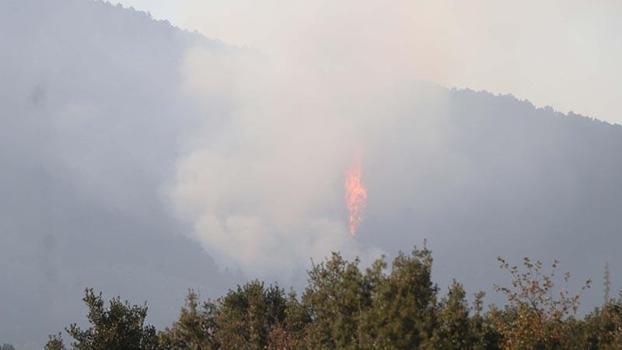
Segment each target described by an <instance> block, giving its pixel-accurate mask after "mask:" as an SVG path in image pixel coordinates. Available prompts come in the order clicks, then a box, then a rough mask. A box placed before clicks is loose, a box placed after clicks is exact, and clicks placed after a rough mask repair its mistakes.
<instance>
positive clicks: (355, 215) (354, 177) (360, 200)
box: [345, 161, 367, 236]
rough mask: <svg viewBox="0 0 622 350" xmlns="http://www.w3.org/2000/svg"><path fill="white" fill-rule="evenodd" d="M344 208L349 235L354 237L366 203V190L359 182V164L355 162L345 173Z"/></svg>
mask: <svg viewBox="0 0 622 350" xmlns="http://www.w3.org/2000/svg"><path fill="white" fill-rule="evenodd" d="M345 190H346V206H347V207H348V212H349V214H350V218H349V221H348V223H349V227H350V234H351V235H352V236H355V235H356V230H357V229H358V226H359V224H360V223H361V220H362V211H363V208H364V207H365V203H366V201H367V189H366V188H365V186H364V185H363V182H362V181H361V162H360V161H356V162H355V163H354V164H353V165H352V167H351V168H350V169H348V171H347V172H346V182H345Z"/></svg>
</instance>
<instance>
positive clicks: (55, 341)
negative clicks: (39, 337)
mask: <svg viewBox="0 0 622 350" xmlns="http://www.w3.org/2000/svg"><path fill="white" fill-rule="evenodd" d="M44 349H45V350H65V343H64V342H63V337H62V335H61V334H60V333H58V335H50V336H49V340H48V342H47V344H45V348H44Z"/></svg>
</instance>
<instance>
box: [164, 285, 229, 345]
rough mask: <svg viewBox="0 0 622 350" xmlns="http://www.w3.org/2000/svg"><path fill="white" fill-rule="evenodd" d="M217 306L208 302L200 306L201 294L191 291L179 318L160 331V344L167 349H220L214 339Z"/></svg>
mask: <svg viewBox="0 0 622 350" xmlns="http://www.w3.org/2000/svg"><path fill="white" fill-rule="evenodd" d="M215 313H216V306H215V305H214V304H213V303H209V302H206V303H204V304H203V305H201V306H199V295H198V294H197V293H195V292H194V291H192V290H191V291H189V292H188V296H187V297H186V304H185V305H184V306H183V307H182V308H181V311H180V313H179V319H178V320H177V321H176V322H175V323H174V324H173V325H172V326H171V327H170V328H167V329H166V330H164V331H163V332H160V334H159V344H160V348H161V349H166V350H211V349H218V344H217V342H216V340H215V339H214V333H215V330H216V319H215Z"/></svg>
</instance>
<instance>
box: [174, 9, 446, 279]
mask: <svg viewBox="0 0 622 350" xmlns="http://www.w3.org/2000/svg"><path fill="white" fill-rule="evenodd" d="M276 5H277V3H276V2H275V3H270V4H268V5H267V7H265V8H264V7H263V6H261V7H260V6H258V5H255V3H253V2H249V3H243V2H239V3H233V4H232V5H231V7H232V8H234V9H237V10H239V11H242V9H244V10H252V12H254V11H260V12H257V16H256V18H257V20H259V21H261V20H264V19H267V18H268V17H269V18H270V19H273V20H274V22H270V23H268V22H262V23H259V24H258V28H261V30H259V31H256V32H254V34H255V36H254V37H253V36H252V35H251V38H252V39H253V40H254V42H253V44H254V45H253V46H255V45H257V47H259V49H257V50H255V49H240V50H229V51H225V52H220V51H218V52H215V51H213V50H208V49H203V48H201V47H197V48H194V49H192V50H190V51H188V52H187V54H186V58H185V60H184V63H183V65H182V72H183V73H182V74H183V76H184V77H185V84H184V90H185V91H186V92H187V93H188V94H190V95H191V96H193V97H195V98H196V100H197V101H198V102H199V103H200V104H201V105H202V106H203V109H204V111H205V115H206V119H205V126H204V128H203V129H202V130H200V131H197V132H196V133H195V134H194V135H193V136H192V137H190V138H189V139H191V140H192V141H191V142H190V144H191V145H190V146H189V147H188V149H189V152H188V153H187V154H186V155H185V156H184V157H182V159H181V160H180V161H179V162H178V168H177V176H176V181H175V183H174V184H173V185H172V186H171V191H170V194H171V197H172V198H173V200H174V202H175V204H176V208H177V209H178V212H179V214H180V215H181V217H183V218H185V219H186V220H188V221H190V222H192V223H193V224H194V233H193V236H194V237H195V238H196V239H198V240H199V241H200V242H201V244H202V245H203V246H204V248H205V249H206V250H207V251H208V252H209V254H210V255H211V256H213V257H214V258H215V259H216V260H217V261H218V262H219V263H220V264H221V265H222V266H227V267H235V268H240V269H241V270H242V271H244V272H246V273H248V274H250V275H252V276H257V275H259V276H271V277H272V276H279V277H283V276H287V274H292V273H295V272H297V271H298V270H299V269H300V268H302V267H305V266H306V265H307V263H308V262H309V257H311V258H312V259H315V260H318V259H322V258H323V257H325V256H327V255H328V254H329V253H330V252H331V251H341V252H342V253H344V254H345V255H347V256H352V255H358V256H360V257H361V258H362V259H363V260H364V261H365V260H366V259H367V257H377V256H378V255H379V254H380V250H379V249H377V248H374V247H372V246H370V245H367V244H365V242H364V239H356V238H354V237H352V236H351V235H350V234H349V232H348V231H349V213H348V208H347V207H346V203H344V197H345V193H344V188H343V184H344V181H345V176H346V171H347V169H348V168H349V167H350V166H351V164H352V162H353V161H354V160H355V157H357V156H359V155H360V157H361V160H362V161H363V163H365V162H367V161H369V162H370V163H369V164H370V165H371V166H373V161H372V159H373V157H372V155H374V156H377V155H378V150H379V149H380V148H379V146H381V145H383V144H386V143H393V142H394V141H395V140H389V139H387V137H389V138H391V137H392V136H391V134H390V133H391V131H392V130H395V127H396V125H397V123H398V122H399V120H401V119H408V118H409V116H407V115H408V113H410V112H412V111H413V110H415V106H416V105H417V104H418V103H419V102H420V100H421V96H419V95H420V93H419V90H425V91H428V94H427V95H426V99H425V101H426V103H430V104H436V103H435V102H433V101H437V100H440V99H441V98H443V94H441V93H438V92H436V91H434V92H430V89H429V88H427V87H426V88H422V87H421V86H420V84H419V83H416V82H415V77H416V70H415V69H413V68H412V67H410V64H409V63H408V60H407V59H405V57H399V56H397V55H388V56H386V57H385V55H386V52H387V50H386V48H385V45H392V44H391V43H387V42H386V40H387V39H388V38H389V39H390V38H391V37H390V36H389V37H387V36H386V35H385V34H379V35H378V36H368V34H370V33H369V32H367V33H359V32H358V31H359V30H360V29H361V27H362V26H363V25H365V24H366V23H367V22H368V21H370V20H371V19H372V17H373V16H375V14H376V12H377V11H376V10H377V8H379V7H380V6H381V3H380V2H370V3H369V5H371V6H370V7H360V6H354V2H343V3H342V4H341V3H340V5H330V8H331V9H332V10H333V11H331V14H332V15H331V16H324V15H319V16H316V17H317V18H320V19H321V23H311V22H310V21H309V18H307V17H306V16H308V15H309V14H313V13H316V12H321V13H323V14H328V13H326V12H325V11H327V9H325V8H324V7H323V5H324V6H326V5H329V3H328V2H316V3H314V4H313V5H312V4H307V3H303V2H293V3H291V4H289V3H288V5H286V6H283V8H282V9H281V10H280V11H276V12H271V13H270V16H268V17H264V16H262V13H261V10H262V9H264V10H266V11H268V10H273V9H275V7H273V6H276ZM237 6H240V7H239V8H237ZM351 9H359V10H360V11H359V12H356V13H352V12H351V11H350V10H351ZM254 13H255V12H254ZM397 13H399V12H397ZM253 18H255V17H253ZM229 19H232V20H231V21H230V22H227V23H228V25H230V26H231V28H236V27H237V25H238V24H240V23H239V22H238V21H237V20H236V19H238V17H237V15H235V16H233V17H230V18H229ZM239 19H240V20H246V19H248V18H244V17H242V18H239ZM207 21H209V19H207ZM385 25H387V26H389V25H391V23H390V20H389V19H387V23H385ZM247 34H249V32H245V33H244V35H247ZM224 37H225V38H226V39H229V40H231V41H234V42H235V39H236V38H235V37H230V36H224ZM239 39H240V41H239V42H241V43H244V41H241V37H240V38H239ZM387 58H389V60H392V61H393V62H391V63H388V60H387ZM418 101H419V102H418ZM438 104H439V105H440V103H438ZM223 105H224V107H222V106H223ZM215 106H220V107H218V108H216V107H215ZM407 112H408V113H407ZM421 117H422V118H420V120H419V121H417V122H416V123H418V124H419V126H418V128H419V131H417V132H416V133H421V137H416V139H419V140H424V141H425V140H428V141H430V139H434V135H435V134H437V133H435V132H434V128H433V127H432V125H433V124H434V123H436V122H435V121H433V120H428V119H426V118H423V115H422V116H421ZM424 124H425V125H424ZM410 131H413V132H414V134H412V135H408V137H413V136H414V135H415V134H416V133H415V131H414V130H410ZM405 136H406V135H404V136H397V135H396V136H395V137H397V138H400V137H405ZM370 198H371V199H370V200H371V201H373V197H371V196H370Z"/></svg>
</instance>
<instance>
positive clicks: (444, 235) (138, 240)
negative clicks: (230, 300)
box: [0, 0, 622, 348]
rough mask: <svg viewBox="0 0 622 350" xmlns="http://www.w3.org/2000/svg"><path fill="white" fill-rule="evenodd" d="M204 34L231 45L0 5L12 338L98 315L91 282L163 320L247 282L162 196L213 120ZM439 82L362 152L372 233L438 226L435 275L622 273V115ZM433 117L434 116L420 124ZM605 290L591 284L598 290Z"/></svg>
mask: <svg viewBox="0 0 622 350" xmlns="http://www.w3.org/2000/svg"><path fill="white" fill-rule="evenodd" d="M195 46H201V47H203V48H205V49H207V50H214V51H218V50H226V47H225V46H224V45H223V44H222V43H219V42H217V41H211V40H207V39H205V38H203V37H201V36H199V35H197V34H191V33H188V32H183V31H180V30H178V29H176V28H174V27H172V26H171V25H170V24H168V23H166V22H156V21H153V20H152V19H151V18H150V17H149V16H148V15H147V14H145V13H141V12H136V11H132V10H128V9H123V8H121V7H114V6H111V5H109V4H106V3H102V2H97V1H95V2H92V1H87V0H45V1H44V0H6V1H3V2H1V3H0V52H1V53H0V76H1V77H3V79H2V81H0V164H2V171H1V172H0V281H1V283H0V285H1V286H2V288H0V300H2V303H1V304H0V315H2V316H1V317H0V340H2V341H8V342H12V343H15V344H23V348H40V347H41V344H42V343H43V341H44V340H45V339H46V336H47V334H49V333H52V332H55V331H57V330H59V329H61V328H62V327H63V326H64V325H66V324H68V323H69V322H70V321H73V320H75V319H76V318H77V315H81V314H83V312H82V311H83V310H82V305H81V304H80V303H79V300H80V297H81V293H82V290H83V288H85V287H94V288H97V289H101V290H103V291H104V292H105V293H106V294H107V295H108V296H111V295H117V294H119V295H121V296H122V297H124V298H128V299H131V300H133V301H135V302H141V301H143V300H149V302H150V304H151V305H152V307H151V309H150V315H151V317H152V321H153V322H154V323H156V324H157V325H158V326H163V325H166V324H167V323H168V322H170V321H171V320H172V319H173V317H174V316H175V315H176V313H177V308H178V307H179V306H180V305H181V300H182V298H183V296H184V294H185V291H186V288H199V289H200V290H201V291H202V292H203V294H205V295H208V296H212V297H213V296H217V295H219V294H220V293H221V292H222V291H223V290H224V289H225V288H227V287H232V283H234V282H236V281H239V280H240V279H241V276H240V275H238V274H235V273H231V272H222V271H221V270H220V269H219V268H218V267H217V266H216V264H215V263H214V262H213V261H212V259H211V258H210V257H209V255H208V254H206V253H205V252H204V251H203V250H202V249H201V248H200V246H199V244H197V242H194V241H191V240H189V239H187V238H185V236H184V235H185V234H187V233H188V232H191V231H192V230H193V229H194V228H193V227H191V226H192V225H191V224H193V223H190V224H189V223H187V222H180V220H178V219H177V218H176V216H175V215H174V210H172V208H171V207H172V204H171V203H170V200H169V198H168V197H167V196H166V194H165V192H166V189H167V187H168V186H169V185H170V183H171V182H173V181H174V178H175V174H176V171H177V170H178V169H177V168H176V164H177V162H178V160H179V158H180V157H182V156H183V155H185V154H186V153H188V149H187V148H191V147H192V145H190V146H189V145H188V143H190V144H191V143H192V142H187V140H188V138H190V137H189V136H188V135H192V136H195V135H194V134H193V133H192V131H193V130H196V129H200V128H206V126H205V119H208V118H206V112H205V110H204V109H202V108H200V107H199V106H197V101H195V100H194V99H192V98H189V97H188V96H186V95H185V94H184V81H183V78H182V76H181V73H180V68H179V66H180V64H181V62H182V61H183V60H184V54H185V52H186V51H187V50H188V49H190V48H192V47H195ZM432 89H434V90H435V94H436V93H438V94H441V95H442V96H443V103H442V105H440V106H435V108H431V109H429V110H419V109H417V107H416V106H413V108H412V110H407V111H406V112H404V113H403V115H401V116H400V117H399V118H396V119H394V120H393V119H392V120H391V123H387V124H383V127H384V128H385V129H383V132H384V133H382V134H380V136H381V137H379V139H378V140H376V141H375V143H373V142H371V143H370V144H373V145H374V147H370V149H369V152H368V153H366V154H364V155H363V156H364V164H363V166H364V169H363V170H364V171H363V174H364V177H365V182H366V184H367V185H368V188H369V204H368V207H367V211H366V213H365V218H364V221H363V224H362V226H361V230H360V233H359V236H358V238H357V239H358V240H359V241H360V243H361V244H363V245H367V246H371V247H378V248H380V249H382V250H383V251H385V252H388V253H389V254H394V253H395V252H396V251H397V250H399V249H402V250H408V249H410V247H411V246H412V245H414V244H421V243H422V241H423V240H424V239H427V240H428V243H429V245H430V248H431V249H432V250H433V252H434V257H435V262H436V265H435V270H434V273H435V279H436V280H438V281H439V282H443V281H450V280H451V278H456V279H458V280H459V281H462V282H464V283H465V284H466V286H467V288H468V290H470V291H475V290H476V289H487V290H489V289H490V287H491V285H492V283H494V282H499V281H502V280H503V276H501V275H499V273H498V272H497V269H496V260H495V258H496V257H497V256H499V255H501V256H507V257H510V258H511V259H514V260H515V259H518V258H520V257H522V256H526V255H529V256H535V257H541V258H543V259H553V258H558V259H560V260H562V263H563V264H562V267H563V268H566V269H568V270H570V271H573V272H575V274H576V275H577V276H579V277H581V278H583V277H586V276H588V275H589V276H590V277H592V278H595V279H596V280H597V279H598V276H600V272H601V269H602V267H603V266H604V263H605V261H609V263H610V266H612V275H613V282H614V286H613V287H614V288H615V287H619V286H620V283H619V282H616V278H615V276H616V270H615V266H619V265H621V264H622V258H620V256H619V254H617V247H618V246H620V244H622V238H621V236H620V232H619V231H620V229H621V228H622V186H620V179H621V178H622V156H621V155H620V154H619V150H620V149H622V128H621V127H620V126H618V125H610V124H607V123H603V122H600V121H597V120H593V119H590V118H586V117H581V116H577V115H574V114H570V115H563V114H561V113H557V112H555V111H553V110H552V109H550V108H544V109H537V108H535V107H534V106H533V105H531V104H530V103H528V102H526V101H518V100H517V99H515V98H513V97H511V96H494V95H492V94H489V93H484V92H473V91H469V90H460V91H457V90H445V89H440V88H437V87H434V88H432ZM436 90H441V91H440V92H438V91H436ZM402 95H403V96H402ZM402 95H400V96H401V97H400V98H403V100H404V101H405V102H406V103H405V105H408V103H409V102H410V100H411V96H410V95H409V92H408V90H407V89H405V91H404V92H402ZM412 99H414V97H413V98H412ZM422 99H423V100H424V102H425V98H422ZM394 100H397V98H396V99H390V101H394ZM212 102H213V101H212ZM213 103H214V105H211V106H209V108H210V109H211V110H212V111H216V113H220V111H222V110H226V108H227V107H228V106H227V105H226V103H225V102H223V104H222V105H218V102H217V101H216V102H213ZM379 110H382V111H383V112H384V111H385V110H384V109H382V108H379ZM386 111H392V109H390V108H387V109H386ZM224 115H225V116H226V113H225V114H224ZM219 116H220V115H219ZM422 116H423V117H422ZM425 117H429V118H431V119H434V124H435V125H436V127H435V128H434V129H423V130H422V129H421V122H420V121H421V119H422V118H425ZM223 118H224V117H223ZM209 127H211V125H209V124H208V126H207V128H209ZM217 130H218V129H217V128H214V133H216V132H217ZM431 130H432V131H431ZM232 135H233V136H234V137H235V136H236V135H237V134H236V133H233V134H232ZM228 136H231V135H228ZM201 141H203V140H201ZM215 143H216V142H215ZM197 176H198V175H197ZM340 185H341V184H340V183H338V184H337V185H336V186H337V187H338V186H340ZM340 195H341V194H336V195H335V196H336V197H339V198H341V197H340ZM243 204H246V203H243ZM324 209H325V210H324V211H326V212H331V214H329V215H335V216H337V215H341V214H342V213H341V212H339V213H338V214H334V212H338V211H339V210H340V209H341V208H332V207H330V208H324ZM313 214H314V215H316V214H317V213H313ZM321 214H323V212H322V213H321ZM321 214H317V215H318V216H319V215H321ZM278 253H279V252H272V251H268V252H262V254H266V255H270V256H273V255H274V256H278V255H277V254H278ZM300 261H301V263H300V264H301V265H304V264H307V263H308V257H306V256H304V257H300ZM288 268H289V266H288ZM251 277H253V276H251ZM300 278H301V279H304V276H302V277H300ZM282 282H284V283H289V281H282ZM600 298H601V295H600V289H599V288H594V289H593V290H592V291H591V292H590V294H588V295H587V302H588V304H592V305H593V304H594V303H596V302H598V301H600ZM493 300H494V297H493Z"/></svg>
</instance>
